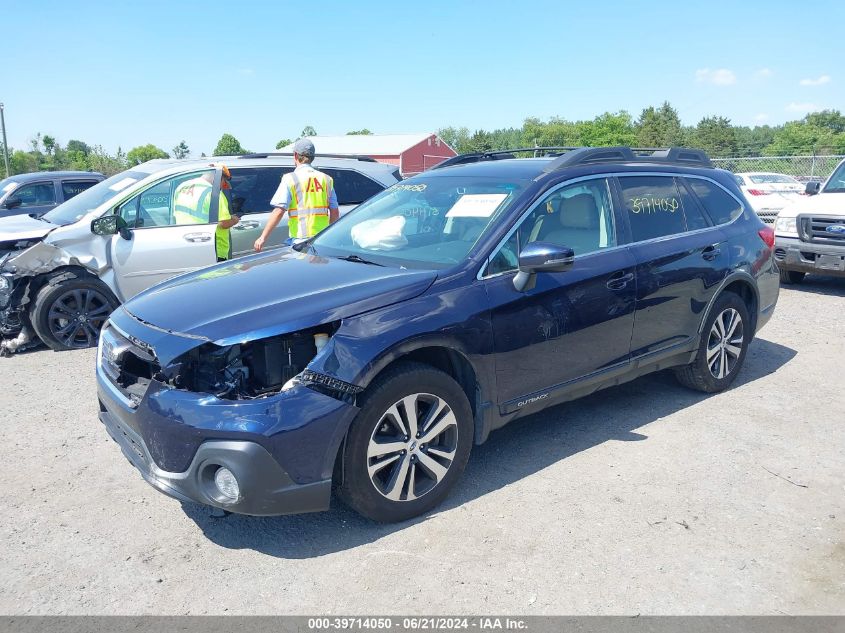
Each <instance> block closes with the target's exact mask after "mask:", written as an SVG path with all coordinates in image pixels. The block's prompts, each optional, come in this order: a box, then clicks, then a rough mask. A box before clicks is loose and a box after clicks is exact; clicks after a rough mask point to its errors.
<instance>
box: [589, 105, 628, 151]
mask: <svg viewBox="0 0 845 633" xmlns="http://www.w3.org/2000/svg"><path fill="white" fill-rule="evenodd" d="M578 129H579V134H578V140H579V143H580V145H583V146H584V147H607V146H612V145H636V143H637V133H636V130H635V129H634V121H633V119H632V118H631V115H630V114H628V113H627V112H625V111H624V110H622V111H621V112H605V113H604V114H600V115H599V116H597V117H596V118H595V119H593V120H592V121H581V122H579V123H578Z"/></svg>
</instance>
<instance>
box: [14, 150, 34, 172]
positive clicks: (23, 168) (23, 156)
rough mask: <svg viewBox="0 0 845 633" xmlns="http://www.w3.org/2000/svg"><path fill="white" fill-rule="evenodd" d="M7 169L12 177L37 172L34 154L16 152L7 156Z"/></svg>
mask: <svg viewBox="0 0 845 633" xmlns="http://www.w3.org/2000/svg"><path fill="white" fill-rule="evenodd" d="M9 169H10V170H11V172H12V175H15V174H28V173H30V172H33V171H38V158H37V157H36V155H35V153H34V152H24V151H22V150H17V151H15V152H12V154H11V155H10V156H9Z"/></svg>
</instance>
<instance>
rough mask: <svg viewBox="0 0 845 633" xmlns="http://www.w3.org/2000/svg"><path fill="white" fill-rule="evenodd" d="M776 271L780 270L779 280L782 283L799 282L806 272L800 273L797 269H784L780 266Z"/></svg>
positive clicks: (802, 279)
mask: <svg viewBox="0 0 845 633" xmlns="http://www.w3.org/2000/svg"><path fill="white" fill-rule="evenodd" d="M778 272H780V282H781V283H782V284H800V283H801V282H802V281H804V277H805V276H806V275H807V273H802V272H799V271H797V270H784V269H783V268H781V269H780V270H779V271H778Z"/></svg>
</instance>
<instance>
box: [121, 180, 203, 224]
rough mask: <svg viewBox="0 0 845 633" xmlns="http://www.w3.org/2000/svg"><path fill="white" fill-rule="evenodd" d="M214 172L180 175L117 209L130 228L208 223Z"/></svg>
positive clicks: (158, 184) (151, 188)
mask: <svg viewBox="0 0 845 633" xmlns="http://www.w3.org/2000/svg"><path fill="white" fill-rule="evenodd" d="M213 182H214V170H207V171H202V172H194V173H191V174H179V175H178V176H174V177H172V178H168V179H166V180H163V181H161V182H159V183H156V184H155V185H153V186H152V187H149V188H148V189H145V190H144V191H142V192H141V193H139V194H138V195H136V196H133V197H132V198H130V199H129V200H127V201H126V202H124V203H123V204H121V205H120V206H119V207H118V208H117V213H118V214H119V215H120V217H122V218H123V219H124V220H126V223H127V224H128V225H129V226H130V227H135V228H150V227H156V226H179V225H189V224H207V223H208V221H209V220H208V218H209V211H210V206H211V189H212V183H213Z"/></svg>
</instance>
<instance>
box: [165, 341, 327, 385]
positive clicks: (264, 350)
mask: <svg viewBox="0 0 845 633" xmlns="http://www.w3.org/2000/svg"><path fill="white" fill-rule="evenodd" d="M336 329H337V327H336V326H332V325H323V326H319V327H316V328H311V329H308V330H302V331H300V332H294V333H292V334H285V335H282V336H273V337H270V338H266V339H261V340H258V341H251V342H249V343H242V344H238V345H230V346H228V347H219V346H217V345H214V344H213V343H207V344H205V345H201V346H200V347H198V348H196V349H194V350H192V351H191V352H189V353H188V354H186V355H185V356H183V357H181V358H180V359H178V360H177V361H176V362H175V363H174V364H172V365H171V366H170V367H169V368H168V372H167V373H168V374H169V375H170V376H171V378H170V379H169V381H168V382H170V384H172V385H173V386H175V387H178V388H180V389H187V390H189V391H196V392H202V393H210V394H213V395H215V396H217V397H218V398H224V399H228V400H242V399H251V398H259V397H261V396H266V395H269V394H272V393H278V392H279V391H281V389H282V387H283V385H284V384H285V383H287V382H288V381H290V380H291V379H292V378H294V377H296V376H298V375H299V374H300V373H301V372H302V371H303V370H304V369H305V367H306V366H307V365H308V363H310V362H311V360H312V359H313V358H314V356H316V355H317V352H318V345H319V346H320V348H322V346H323V345H324V344H325V341H326V340H327V339H328V337H329V336H331V334H334V332H335V330H336Z"/></svg>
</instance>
